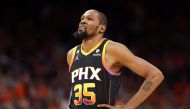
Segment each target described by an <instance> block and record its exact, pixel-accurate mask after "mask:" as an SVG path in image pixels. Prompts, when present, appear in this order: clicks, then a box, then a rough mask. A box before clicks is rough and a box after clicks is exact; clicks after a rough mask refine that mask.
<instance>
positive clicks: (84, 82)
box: [69, 38, 120, 109]
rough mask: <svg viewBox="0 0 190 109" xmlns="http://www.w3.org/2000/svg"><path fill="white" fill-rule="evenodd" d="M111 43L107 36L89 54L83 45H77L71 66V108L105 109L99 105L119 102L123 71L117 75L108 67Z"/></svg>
mask: <svg viewBox="0 0 190 109" xmlns="http://www.w3.org/2000/svg"><path fill="white" fill-rule="evenodd" d="M108 43H109V40H107V39H104V38H103V39H102V40H101V41H100V42H99V43H98V44H97V45H96V46H95V47H94V48H92V49H91V50H90V51H89V52H88V53H85V52H84V51H83V50H82V47H81V45H78V46H76V47H75V48H74V50H73V55H72V59H71V62H72V64H71V65H70V74H71V82H72V87H71V94H70V104H69V107H70V109H96V108H97V109H101V108H98V107H97V105H98V104H111V105H114V104H115V99H116V97H117V93H118V90H119V85H120V76H119V75H120V74H118V75H114V74H115V73H112V72H110V71H109V69H108V68H107V67H106V64H105V57H104V55H105V52H106V51H105V50H106V46H107V44H108ZM102 109H103V108H102Z"/></svg>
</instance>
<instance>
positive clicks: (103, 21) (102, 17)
mask: <svg viewBox="0 0 190 109" xmlns="http://www.w3.org/2000/svg"><path fill="white" fill-rule="evenodd" d="M97 12H98V14H99V19H100V24H102V25H105V26H106V27H107V24H108V22H107V17H106V15H105V14H104V13H102V12H100V11H97Z"/></svg>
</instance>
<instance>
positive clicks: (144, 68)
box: [67, 10, 164, 109]
mask: <svg viewBox="0 0 190 109" xmlns="http://www.w3.org/2000/svg"><path fill="white" fill-rule="evenodd" d="M82 25H83V26H85V27H87V33H88V34H89V37H88V38H86V39H84V40H82V49H83V51H85V52H88V51H90V49H91V48H93V47H94V46H95V45H96V44H97V43H98V42H99V41H100V40H101V39H102V38H103V35H104V32H105V30H106V27H105V26H104V25H101V24H100V23H99V17H98V12H97V11H96V10H88V11H86V12H85V13H84V14H83V15H82V17H81V22H80V23H79V29H78V31H79V32H80V31H84V27H82ZM72 52H73V49H71V50H70V51H69V52H68V54H67V62H68V64H69V65H70V64H71V62H70V60H71V56H72ZM105 59H106V64H107V66H108V68H109V70H110V71H112V72H119V70H120V69H121V67H122V66H125V67H127V68H129V69H130V70H132V71H133V72H134V73H136V74H138V75H140V76H142V77H144V78H145V80H144V82H143V84H142V86H141V87H140V89H139V90H138V92H137V93H136V94H135V95H134V96H133V97H132V98H131V99H130V100H129V101H128V102H127V103H126V104H124V105H115V106H112V105H109V104H99V105H98V107H106V108H108V109H135V108H136V107H138V106H139V105H140V104H141V103H142V102H143V101H144V100H145V99H146V98H147V97H149V96H150V94H151V93H152V92H153V91H154V90H155V89H156V88H157V87H158V86H159V84H160V83H161V82H162V81H163V79H164V76H163V74H162V72H161V71H160V70H159V69H158V68H156V67H155V66H154V65H152V64H151V63H149V62H147V61H146V60H144V59H142V58H140V57H137V56H135V55H134V54H133V53H132V52H131V51H130V50H129V49H128V48H127V47H126V46H125V45H123V44H121V43H118V42H113V41H111V42H110V43H108V46H107V47H106V54H105Z"/></svg>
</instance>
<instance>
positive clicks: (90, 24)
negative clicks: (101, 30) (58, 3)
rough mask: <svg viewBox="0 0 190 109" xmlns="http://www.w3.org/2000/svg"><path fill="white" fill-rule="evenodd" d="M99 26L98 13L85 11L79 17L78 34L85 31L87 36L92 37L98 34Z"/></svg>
mask: <svg viewBox="0 0 190 109" xmlns="http://www.w3.org/2000/svg"><path fill="white" fill-rule="evenodd" d="M99 26H100V22H99V17H98V13H97V12H96V11H93V10H89V11H86V12H85V13H84V14H83V15H82V16H81V21H80V23H79V27H78V32H79V33H80V32H84V31H86V32H87V34H88V36H93V35H96V34H97V33H98V27H99Z"/></svg>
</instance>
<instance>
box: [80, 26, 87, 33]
mask: <svg viewBox="0 0 190 109" xmlns="http://www.w3.org/2000/svg"><path fill="white" fill-rule="evenodd" d="M85 30H86V26H84V25H79V27H78V32H84V31H85Z"/></svg>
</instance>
